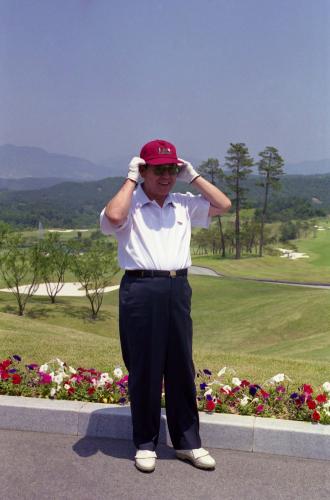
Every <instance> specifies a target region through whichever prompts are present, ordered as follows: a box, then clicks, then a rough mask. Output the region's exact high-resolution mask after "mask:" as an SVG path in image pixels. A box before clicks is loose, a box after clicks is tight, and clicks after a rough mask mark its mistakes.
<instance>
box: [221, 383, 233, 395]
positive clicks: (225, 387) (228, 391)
mask: <svg viewBox="0 0 330 500" xmlns="http://www.w3.org/2000/svg"><path fill="white" fill-rule="evenodd" d="M222 389H223V390H224V391H225V392H226V393H227V394H229V393H230V391H231V387H230V385H224V386H223V388H222Z"/></svg>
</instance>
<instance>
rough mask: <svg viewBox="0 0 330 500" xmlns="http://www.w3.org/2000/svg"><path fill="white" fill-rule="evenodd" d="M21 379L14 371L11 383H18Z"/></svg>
mask: <svg viewBox="0 0 330 500" xmlns="http://www.w3.org/2000/svg"><path fill="white" fill-rule="evenodd" d="M21 380H22V377H21V376H20V375H18V373H15V374H14V375H13V378H12V382H13V384H20V383H21Z"/></svg>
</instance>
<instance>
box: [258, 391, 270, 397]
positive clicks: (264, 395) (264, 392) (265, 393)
mask: <svg viewBox="0 0 330 500" xmlns="http://www.w3.org/2000/svg"><path fill="white" fill-rule="evenodd" d="M260 392H261V395H262V396H263V397H264V398H269V393H268V392H266V391H264V390H263V389H260Z"/></svg>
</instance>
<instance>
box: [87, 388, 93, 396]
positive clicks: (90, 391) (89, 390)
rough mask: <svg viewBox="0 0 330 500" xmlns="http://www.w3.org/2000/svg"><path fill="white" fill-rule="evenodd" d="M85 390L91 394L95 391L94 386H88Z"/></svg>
mask: <svg viewBox="0 0 330 500" xmlns="http://www.w3.org/2000/svg"><path fill="white" fill-rule="evenodd" d="M87 392H88V394H89V395H90V396H91V395H92V394H93V393H94V392H95V387H89V389H87Z"/></svg>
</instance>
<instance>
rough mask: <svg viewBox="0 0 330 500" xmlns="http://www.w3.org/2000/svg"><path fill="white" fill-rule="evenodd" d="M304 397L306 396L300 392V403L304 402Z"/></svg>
mask: <svg viewBox="0 0 330 500" xmlns="http://www.w3.org/2000/svg"><path fill="white" fill-rule="evenodd" d="M305 399H306V397H305V395H304V394H301V396H299V401H300V402H301V403H304V402H305Z"/></svg>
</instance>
